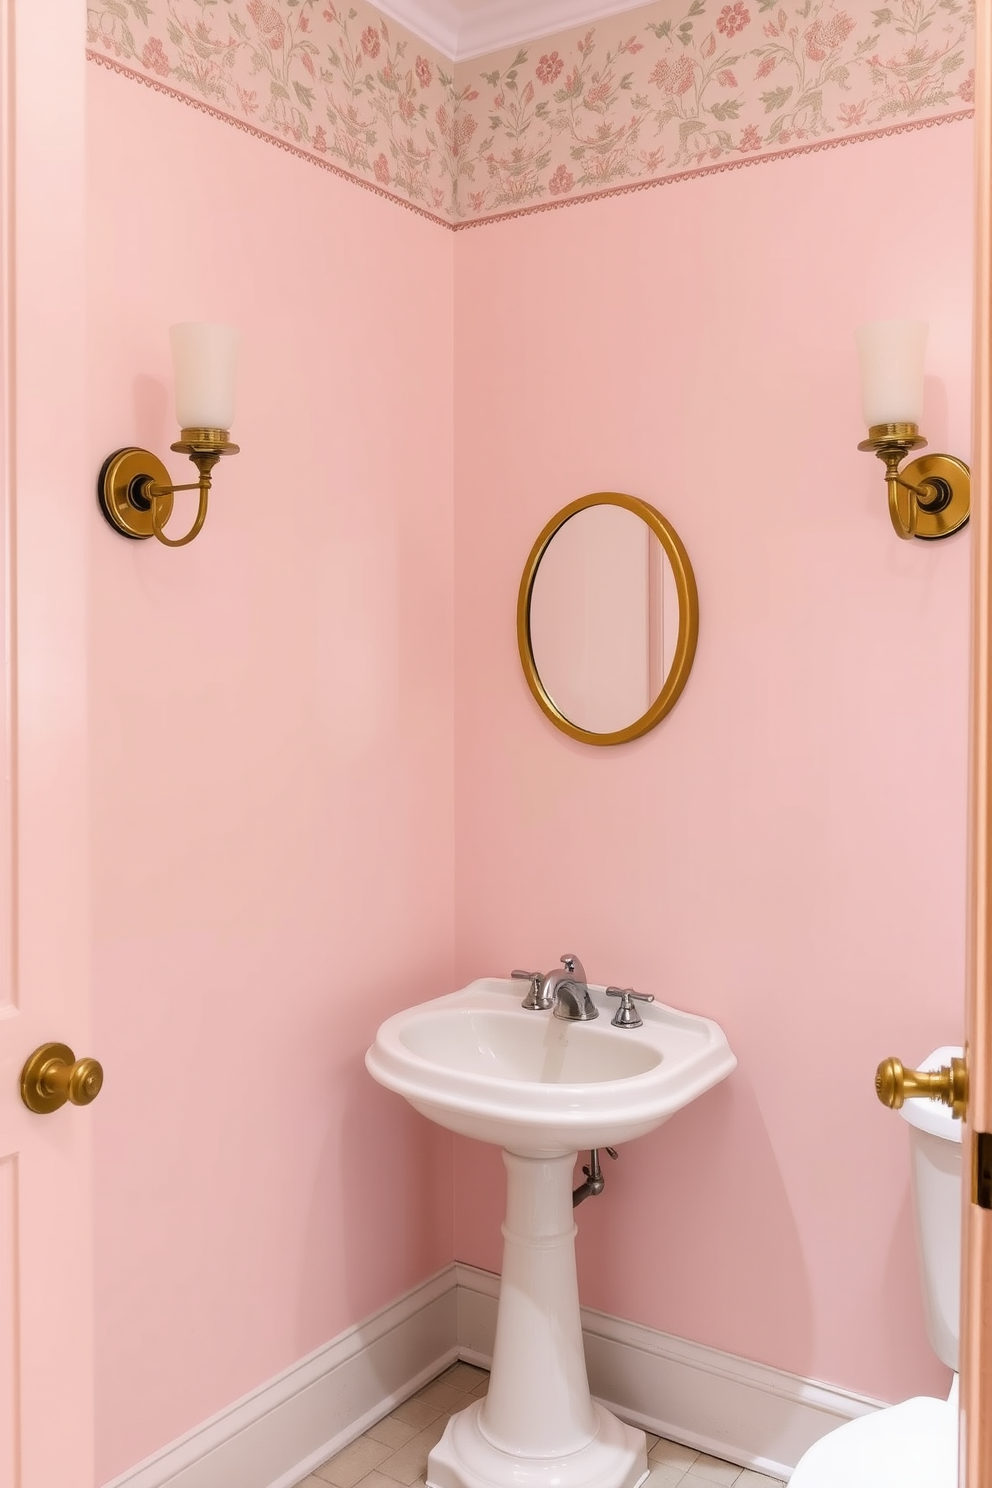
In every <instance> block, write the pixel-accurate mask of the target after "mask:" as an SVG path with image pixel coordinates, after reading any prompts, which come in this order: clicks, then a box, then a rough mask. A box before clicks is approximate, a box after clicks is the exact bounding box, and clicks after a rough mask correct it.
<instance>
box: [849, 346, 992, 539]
mask: <svg viewBox="0 0 992 1488" xmlns="http://www.w3.org/2000/svg"><path fill="white" fill-rule="evenodd" d="M857 342H858V351H859V353H860V356H861V385H862V395H863V399H864V416H865V423H866V424H867V425H868V438H867V439H863V440H862V441H861V443H860V444H859V445H858V449H861V450H871V451H873V452H874V453H875V454H876V455H877V456H878V458H879V459H880V460H881V461H882V462H883V463H884V465H885V483H886V486H887V487H888V492H889V516H890V518H891V520H892V526H893V528H894V529H895V532H896V535H897V537H903V538H910V537H919V538H923V539H924V540H926V541H930V542H933V541H935V540H937V539H938V538H942V537H950V535H951V533H952V532H956V531H957V530H958V528H959V527H963V526H964V524H965V522H967V520H968V517H969V515H970V513H971V471H970V470H969V468H968V466H967V465H966V464H965V463H964V461H963V460H959V459H957V458H956V456H954V455H921V456H920V458H919V459H917V460H913V461H911V462H910V464H909V465H906V466H904V467H903V469H902V470H900V469H899V466H900V465H901V463H902V461H903V460H904V459H905V458H906V456H907V455H908V454H909V452H910V450H914V449H921V448H922V447H923V446H924V445H925V444H926V440H925V439H924V438H923V436H922V435H921V434H920V417H921V415H922V412H923V367H924V360H925V356H926V344H927V323H926V321H924V320H876V321H872V322H871V323H870V324H869V325H864V326H861V327H860V329H859V330H858V331H857Z"/></svg>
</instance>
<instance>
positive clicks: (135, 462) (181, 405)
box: [97, 323, 238, 548]
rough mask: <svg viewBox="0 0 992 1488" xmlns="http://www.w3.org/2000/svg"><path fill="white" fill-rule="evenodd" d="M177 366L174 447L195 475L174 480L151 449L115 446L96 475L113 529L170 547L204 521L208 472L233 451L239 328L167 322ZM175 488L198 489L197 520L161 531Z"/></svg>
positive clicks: (188, 536) (187, 538)
mask: <svg viewBox="0 0 992 1488" xmlns="http://www.w3.org/2000/svg"><path fill="white" fill-rule="evenodd" d="M169 336H170V339H171V341H172V364H173V368H174V372H175V387H176V418H177V420H178V423H179V427H180V430H181V431H182V432H181V434H180V437H179V439H178V440H177V442H176V443H175V444H174V445H173V446H172V448H173V449H174V450H176V451H177V452H178V453H179V454H182V455H189V457H190V459H191V460H192V461H193V464H194V465H195V466H196V468H197V470H198V471H199V472H200V479H199V480H198V481H192V482H190V484H188V485H184V486H177V485H174V484H173V483H172V481H171V479H170V477H169V472H168V471H167V470H166V468H165V466H164V465H163V464H162V462H161V460H159V459H158V457H157V456H155V455H153V454H152V453H151V451H150V450H144V449H136V448H134V447H133V446H129V447H128V448H127V449H119V450H115V451H114V453H113V454H112V455H109V456H108V457H107V459H106V460H104V462H103V468H102V469H101V471H100V476H99V479H98V481H97V494H98V496H99V498H100V509H101V511H102V512H103V515H104V516H105V517H106V519H107V521H108V522H109V523H110V525H111V526H112V527H113V528H114V530H115V531H117V532H121V533H123V534H124V536H125V537H139V538H140V537H157V538H158V540H159V542H160V543H165V545H166V547H169V548H182V547H184V546H185V545H186V543H188V542H192V541H193V539H194V537H195V536H196V535H197V533H198V532H199V530H200V528H201V527H202V526H203V523H204V521H205V520H206V516H207V498H208V496H209V494H210V472H211V470H213V468H214V466H215V465H216V464H217V461H218V460H219V459H220V458H221V456H222V455H236V454H237V453H238V446H237V445H236V444H232V443H231V440H230V437H229V435H228V430H229V429H230V427H231V423H232V420H233V418H234V366H235V358H236V355H237V347H238V332H237V330H236V329H235V328H234V326H227V325H208V324H200V323H192V324H186V325H174V326H172V327H171V328H170V331H169ZM176 491H199V493H200V506H199V510H198V511H197V514H196V521H195V522H194V523H193V526H192V527H191V528H190V530H189V532H187V534H186V536H185V537H166V535H165V532H164V531H163V528H164V527H165V524H166V523H167V522H168V520H169V518H170V516H171V515H172V497H173V493H174V492H176Z"/></svg>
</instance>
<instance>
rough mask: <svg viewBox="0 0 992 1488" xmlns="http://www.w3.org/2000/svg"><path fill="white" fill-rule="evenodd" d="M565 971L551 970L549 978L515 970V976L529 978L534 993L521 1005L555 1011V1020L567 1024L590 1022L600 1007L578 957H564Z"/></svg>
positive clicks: (562, 959) (535, 973)
mask: <svg viewBox="0 0 992 1488" xmlns="http://www.w3.org/2000/svg"><path fill="white" fill-rule="evenodd" d="M561 964H562V966H563V967H564V968H565V969H564V971H549V972H548V974H547V976H545V977H541V976H540V973H538V972H533V971H515V972H513V973H512V975H513V976H515V977H519V978H520V979H521V980H523V978H525V977H526V978H527V980H528V981H529V982H530V983H531V990H530V992H529V993H528V994H527V996H526V997H525V998H524V1000H523V1004H522V1006H523V1007H525V1008H534V1009H538V1010H543V1011H546V1010H547V1009H548V1008H553V1009H554V1015H555V1017H556V1018H564V1019H565V1020H566V1021H568V1022H575V1023H589V1022H591V1020H592V1019H593V1018H598V1017H599V1008H598V1007H597V1006H596V1004H595V1003H594V1002H593V1000H592V998H591V997H590V996H589V982H588V978H587V977H586V973H585V967H584V966H583V965H582V962H581V961H580V960H579V958H578V956H562V957H561Z"/></svg>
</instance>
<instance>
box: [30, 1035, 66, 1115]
mask: <svg viewBox="0 0 992 1488" xmlns="http://www.w3.org/2000/svg"><path fill="white" fill-rule="evenodd" d="M53 1060H54V1061H55V1062H56V1063H58V1064H64V1065H69V1066H71V1065H73V1064H74V1063H75V1061H76V1056H75V1054H73V1052H72V1050H71V1049H70V1048H69V1045H68V1044H42V1046H41V1048H40V1049H35V1051H34V1053H33V1054H32V1055H31V1058H30V1059H29V1060H28V1062H27V1064H26V1065H25V1066H24V1068H23V1069H22V1070H21V1100H22V1101H23V1102H24V1104H25V1105H26V1106H27V1108H28V1110H29V1111H34V1112H35V1113H36V1114H37V1115H38V1116H50V1115H51V1113H52V1112H53V1111H58V1110H59V1109H60V1107H62V1106H64V1105H65V1103H66V1100H67V1099H68V1097H67V1096H66V1095H64V1094H63V1093H62V1092H61V1091H59V1090H53V1091H49V1090H46V1089H45V1086H44V1082H43V1077H44V1074H45V1070H46V1068H47V1067H48V1065H50V1064H51V1063H52V1061H53Z"/></svg>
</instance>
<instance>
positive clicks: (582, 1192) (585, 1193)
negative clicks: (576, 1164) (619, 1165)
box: [572, 1147, 618, 1209]
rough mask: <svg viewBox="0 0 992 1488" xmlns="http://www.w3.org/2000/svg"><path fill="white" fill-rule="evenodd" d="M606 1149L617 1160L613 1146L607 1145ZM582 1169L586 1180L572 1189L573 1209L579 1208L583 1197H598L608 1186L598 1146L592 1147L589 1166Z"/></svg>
mask: <svg viewBox="0 0 992 1488" xmlns="http://www.w3.org/2000/svg"><path fill="white" fill-rule="evenodd" d="M605 1150H606V1151H607V1152H608V1153H609V1154H610V1156H611V1157H612V1158H613V1159H614V1160H616V1158H617V1156H618V1154H617V1153H616V1152H615V1151H614V1150H613V1148H612V1147H607V1148H606V1149H605ZM582 1171H583V1173H585V1175H586V1181H585V1183H580V1184H579V1186H578V1188H573V1189H572V1208H573V1209H576V1208H578V1206H579V1204H581V1203H582V1200H583V1199H589V1198H593V1199H595V1198H598V1197H599V1195H600V1194H601V1193H602V1192H603V1189H604V1188H605V1187H606V1179H605V1178H604V1177H603V1170H602V1168H601V1167H600V1165H599V1148H598V1147H592V1148H590V1150H589V1166H588V1167H583V1169H582Z"/></svg>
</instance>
